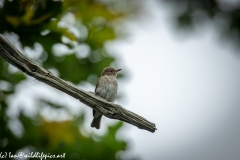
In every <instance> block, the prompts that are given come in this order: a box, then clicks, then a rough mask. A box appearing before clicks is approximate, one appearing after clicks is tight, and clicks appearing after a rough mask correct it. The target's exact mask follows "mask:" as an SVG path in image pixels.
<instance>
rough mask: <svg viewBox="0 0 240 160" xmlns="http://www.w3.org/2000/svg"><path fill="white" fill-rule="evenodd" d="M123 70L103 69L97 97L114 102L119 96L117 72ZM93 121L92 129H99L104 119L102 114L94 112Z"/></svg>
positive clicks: (97, 87)
mask: <svg viewBox="0 0 240 160" xmlns="http://www.w3.org/2000/svg"><path fill="white" fill-rule="evenodd" d="M120 70H121V69H114V68H111V67H106V68H104V69H103V71H102V74H101V77H100V78H99V79H98V82H97V85H96V88H95V95H96V96H99V97H101V98H104V99H106V100H107V101H109V102H114V101H115V98H116V96H117V89H118V83H117V72H118V71H120ZM93 117H94V118H93V121H92V123H91V127H95V128H97V129H99V128H100V122H101V118H102V114H101V113H99V112H97V111H95V110H93Z"/></svg>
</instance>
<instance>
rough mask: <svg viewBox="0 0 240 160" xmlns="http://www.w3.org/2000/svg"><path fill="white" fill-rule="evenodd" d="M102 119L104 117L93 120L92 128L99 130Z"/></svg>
mask: <svg viewBox="0 0 240 160" xmlns="http://www.w3.org/2000/svg"><path fill="white" fill-rule="evenodd" d="M101 118H102V115H100V116H98V117H96V118H93V120H92V123H91V127H93V128H94V127H95V128H96V129H99V128H100V123H101Z"/></svg>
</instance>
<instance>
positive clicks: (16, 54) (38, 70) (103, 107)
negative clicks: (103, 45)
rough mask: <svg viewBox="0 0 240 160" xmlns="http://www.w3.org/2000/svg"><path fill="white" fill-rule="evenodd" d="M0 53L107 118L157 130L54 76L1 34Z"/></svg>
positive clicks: (137, 117)
mask: <svg viewBox="0 0 240 160" xmlns="http://www.w3.org/2000/svg"><path fill="white" fill-rule="evenodd" d="M0 55H1V56H2V57H3V58H4V59H5V60H6V61H7V62H8V63H10V64H12V65H13V66H15V67H17V68H18V69H20V70H21V71H23V72H24V73H26V74H27V75H29V76H32V77H34V78H36V79H37V80H39V81H41V82H43V83H46V84H47V85H50V86H52V87H54V88H56V89H58V90H61V91H63V92H65V93H67V94H68V95H70V96H72V97H74V98H76V99H78V100H80V101H81V102H82V103H84V104H86V105H87V106H89V107H91V108H93V109H95V110H96V111H98V112H100V113H102V114H103V115H105V116H106V117H108V118H111V119H119V120H121V121H124V122H127V123H130V124H132V125H134V126H136V127H138V128H140V129H145V130H147V131H150V132H155V130H157V128H156V126H155V124H154V123H151V122H149V121H148V120H146V119H145V118H143V117H141V116H139V115H137V114H135V113H133V112H131V111H128V110H126V109H125V108H123V107H122V106H120V105H118V104H114V103H111V102H107V101H106V100H104V99H102V98H99V97H96V96H95V95H94V94H93V92H87V91H84V90H82V89H80V88H78V87H76V86H74V85H73V84H71V83H69V82H67V81H64V80H62V79H60V78H58V77H56V76H54V75H53V74H52V73H51V72H49V71H47V70H45V69H44V68H43V67H41V66H40V65H38V64H36V63H35V62H33V61H32V60H30V59H28V58H27V57H26V56H24V55H23V54H22V53H21V52H20V51H19V50H17V49H16V48H15V47H14V46H13V45H12V44H11V43H10V42H9V41H8V40H7V39H6V38H5V37H4V36H3V35H1V34H0Z"/></svg>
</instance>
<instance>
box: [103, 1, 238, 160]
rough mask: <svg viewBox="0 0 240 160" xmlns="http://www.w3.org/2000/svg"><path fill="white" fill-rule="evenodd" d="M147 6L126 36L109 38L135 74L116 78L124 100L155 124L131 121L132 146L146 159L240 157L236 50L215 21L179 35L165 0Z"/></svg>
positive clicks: (128, 133) (128, 132)
mask: <svg viewBox="0 0 240 160" xmlns="http://www.w3.org/2000/svg"><path fill="white" fill-rule="evenodd" d="M164 7H165V8H164ZM146 9H148V11H149V12H150V13H149V14H148V15H147V16H146V17H145V19H141V21H137V22H136V21H135V22H132V23H130V24H127V27H128V33H131V38H130V39H129V40H127V41H119V42H114V43H110V44H109V45H108V46H109V49H110V50H115V51H117V52H118V53H119V54H120V55H118V56H119V57H120V58H121V59H122V60H123V62H122V65H123V68H127V69H129V71H130V73H129V74H130V75H131V76H130V77H131V78H130V79H128V80H126V81H124V82H122V83H121V82H120V83H119V90H120V92H121V89H122V88H123V89H122V90H124V91H123V92H124V93H125V94H126V95H125V96H126V97H127V101H126V103H123V102H122V103H123V104H124V105H123V106H124V107H126V108H127V109H129V110H131V111H133V112H135V113H138V114H139V115H141V116H143V117H145V118H147V119H148V120H150V121H151V122H154V123H155V124H156V126H157V128H158V130H157V131H156V132H155V133H150V132H146V131H143V130H139V129H138V128H136V127H133V126H130V125H126V130H123V131H122V132H121V134H120V135H121V136H124V137H126V138H127V139H128V140H130V141H131V140H132V143H131V147H132V148H131V151H130V153H129V154H134V155H139V157H142V158H143V159H145V160H149V159H163V160H181V159H182V160H192V159H194V160H198V159H199V160H203V159H204V160H206V159H211V160H214V159H218V160H226V159H231V160H233V159H239V158H240V153H239V148H240V139H239V138H240V136H239V135H240V134H239V133H240V125H239V120H240V118H238V117H239V116H238V115H237V114H236V113H240V112H239V111H240V109H239V106H240V99H239V95H240V85H239V82H240V72H239V69H240V59H239V57H237V56H236V55H235V53H234V52H233V50H231V48H230V47H229V46H228V45H226V44H223V43H220V42H219V41H218V39H217V38H216V37H217V36H216V32H215V29H214V28H213V27H211V26H207V25H203V26H201V28H198V29H197V30H199V32H198V31H197V32H196V33H195V34H192V35H190V34H188V35H185V37H184V35H183V34H181V36H180V34H176V33H177V32H176V31H173V30H172V28H171V27H170V26H171V25H170V22H169V21H167V19H168V17H167V15H169V12H168V11H167V9H168V8H166V6H164V5H159V4H156V3H155V2H154V1H148V3H146ZM200 30H201V31H202V32H200ZM123 72H124V70H123ZM119 103H120V104H121V102H119Z"/></svg>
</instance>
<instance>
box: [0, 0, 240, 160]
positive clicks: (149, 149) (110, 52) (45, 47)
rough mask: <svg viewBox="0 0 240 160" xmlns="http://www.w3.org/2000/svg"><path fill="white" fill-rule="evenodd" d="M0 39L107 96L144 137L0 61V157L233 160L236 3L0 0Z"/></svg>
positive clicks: (239, 126) (239, 88)
mask: <svg viewBox="0 0 240 160" xmlns="http://www.w3.org/2000/svg"><path fill="white" fill-rule="evenodd" d="M0 33H1V34H3V35H4V36H5V37H7V38H8V39H9V40H10V41H11V42H12V43H13V44H14V45H15V46H16V47H17V48H18V49H19V50H20V51H21V52H22V53H23V54H24V55H26V56H27V57H29V58H31V59H32V60H33V61H35V62H37V63H39V64H40V65H42V66H43V67H44V68H46V69H47V70H49V71H51V72H52V73H53V74H54V75H56V76H58V77H60V78H62V79H64V80H67V81H69V82H71V83H73V84H74V85H77V86H78V87H80V88H82V89H85V90H88V91H94V89H95V84H96V82H97V80H98V78H99V76H100V74H101V71H102V69H103V68H104V67H106V66H112V67H115V68H121V69H122V71H121V73H120V74H119V75H118V81H119V90H118V97H117V100H116V103H117V104H120V105H122V106H123V107H125V108H127V109H128V110H130V111H133V112H135V113H137V114H139V115H141V116H143V117H145V118H146V119H148V120H149V121H151V122H154V123H155V124H156V126H157V128H158V130H157V131H156V132H155V133H150V132H147V131H145V130H140V129H138V128H136V127H134V126H132V125H129V124H126V123H122V122H119V121H117V120H111V119H108V118H105V117H104V118H103V120H102V123H101V129H100V130H95V129H93V128H91V127H90V123H91V120H92V110H91V109H90V108H89V107H87V106H85V105H83V104H81V103H79V101H77V100H76V99H74V98H72V97H70V96H68V95H66V94H64V93H62V92H60V91H58V90H56V89H54V88H51V87H49V86H47V85H45V84H43V83H41V82H39V81H37V80H35V79H33V78H32V77H29V76H26V75H25V74H23V73H22V72H21V71H19V70H18V69H16V68H14V67H13V66H11V65H9V64H8V63H7V62H5V60H4V59H3V58H2V57H0V126H1V129H0V152H11V153H18V152H21V151H23V152H24V153H30V152H44V153H51V154H62V153H66V159H69V160H70V159H72V160H74V159H89V160H92V159H96V160H99V159H104V160H107V159H109V160H112V159H123V160H129V159H142V160H149V159H163V160H192V159H194V160H206V159H209V160H215V159H216V160H226V159H229V160H238V159H239V158H240V152H239V151H240V150H239V149H240V137H239V135H240V123H239V121H240V116H239V114H240V108H239V107H240V98H239V95H240V85H239V82H240V72H239V69H240V63H239V62H240V59H239V58H240V57H239V53H240V52H239V50H240V49H239V46H240V45H239V44H240V1H239V0H202V1H191V0H168V1H167V0H148V1H143V0H121V1H118V0H68V1H66V0H64V1H60V0H59V1H58V0H0Z"/></svg>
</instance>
